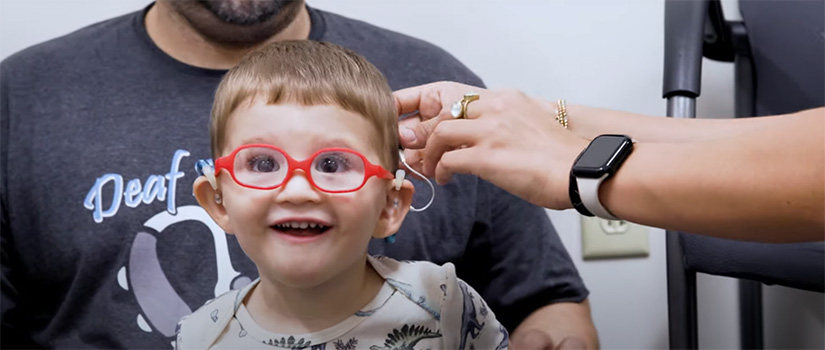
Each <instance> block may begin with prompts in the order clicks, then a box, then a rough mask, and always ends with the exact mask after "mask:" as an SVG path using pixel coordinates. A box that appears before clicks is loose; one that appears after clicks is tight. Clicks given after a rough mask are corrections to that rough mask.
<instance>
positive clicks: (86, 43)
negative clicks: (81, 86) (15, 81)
mask: <svg viewBox="0 0 825 350" xmlns="http://www.w3.org/2000/svg"><path fill="white" fill-rule="evenodd" d="M140 13H141V12H140V11H138V12H132V13H128V14H125V15H121V16H118V17H114V18H111V19H108V20H105V21H101V22H97V23H94V24H91V25H88V26H86V27H83V28H80V29H77V30H75V31H73V32H71V33H68V34H65V35H62V36H59V37H57V38H54V39H50V40H47V41H44V42H42V43H39V44H35V45H33V46H30V47H28V48H25V49H23V50H21V51H18V52H16V53H14V54H12V55H11V56H9V57H7V58H6V59H4V60H3V62H2V64H3V65H4V66H6V67H7V69H15V70H19V69H26V68H27V67H30V68H32V69H37V68H38V67H43V66H51V65H56V64H62V65H66V64H72V63H73V62H77V61H78V60H83V59H84V58H85V57H88V56H89V55H95V54H97V52H96V51H97V50H99V49H113V47H112V46H111V45H113V44H115V43H117V41H118V40H121V39H122V37H121V36H120V35H121V34H122V32H123V30H131V28H130V27H131V26H132V24H133V21H134V20H135V16H139V15H140Z"/></svg>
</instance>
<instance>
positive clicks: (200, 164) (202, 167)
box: [195, 159, 223, 204]
mask: <svg viewBox="0 0 825 350" xmlns="http://www.w3.org/2000/svg"><path fill="white" fill-rule="evenodd" d="M195 171H196V172H197V173H198V175H200V176H203V177H206V181H209V185H210V186H212V189H213V190H215V191H217V190H218V180H217V179H216V178H215V164H214V163H212V159H201V160H199V161H197V162H195ZM221 202H223V199H222V198H221V195H220V193H215V203H218V204H221Z"/></svg>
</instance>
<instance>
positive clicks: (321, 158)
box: [234, 147, 365, 191]
mask: <svg viewBox="0 0 825 350" xmlns="http://www.w3.org/2000/svg"><path fill="white" fill-rule="evenodd" d="M364 168H365V167H364V161H363V160H362V159H361V157H360V156H358V155H357V154H355V153H351V152H345V151H326V152H322V153H319V154H317V155H316V156H315V157H314V158H313V159H312V162H311V163H310V165H309V174H306V175H308V176H310V177H311V178H312V182H313V183H315V186H317V187H318V188H320V189H321V190H327V191H346V190H351V189H355V188H357V187H358V186H360V185H361V183H362V182H363V181H364V173H365V169H364ZM234 171H235V177H236V179H237V181H238V182H241V183H243V184H245V185H248V186H257V187H275V186H278V185H280V184H281V183H283V181H284V179H286V177H287V176H288V175H289V173H290V171H294V169H289V163H288V161H287V158H286V156H285V155H284V154H283V153H281V152H280V151H278V150H275V149H271V148H266V147H250V148H245V149H243V150H241V151H240V152H238V153H237V154H236V155H235V164H234Z"/></svg>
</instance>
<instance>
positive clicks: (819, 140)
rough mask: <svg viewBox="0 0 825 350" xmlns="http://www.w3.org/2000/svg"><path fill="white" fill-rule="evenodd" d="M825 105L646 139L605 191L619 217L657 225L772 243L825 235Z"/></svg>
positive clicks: (603, 194) (609, 205) (604, 197)
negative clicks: (769, 121) (762, 122)
mask: <svg viewBox="0 0 825 350" xmlns="http://www.w3.org/2000/svg"><path fill="white" fill-rule="evenodd" d="M822 111H823V110H822V109H820V110H813V111H808V112H806V113H803V114H800V115H799V116H794V117H786V118H787V119H786V120H784V122H782V123H774V125H773V126H772V127H771V128H757V129H754V130H751V131H750V132H747V133H743V134H740V135H738V136H735V137H729V138H722V139H716V140H709V141H707V140H705V141H698V142H686V143H644V142H639V143H637V144H636V147H635V148H634V151H633V153H632V154H631V155H630V157H628V159H627V161H626V162H625V164H624V165H623V166H622V168H621V169H620V170H619V171H618V172H617V173H616V175H615V176H614V177H613V178H612V179H610V180H608V181H606V182H605V183H604V185H603V186H602V188H601V190H600V194H599V195H600V198H601V199H602V201H603V202H604V203H605V205H606V207H607V208H608V209H609V210H610V211H611V212H613V213H614V214H615V215H616V216H618V217H621V218H624V219H627V220H629V221H633V222H637V223H641V224H645V225H650V226H656V227H663V228H670V229H675V230H683V231H687V232H692V233H701V234H708V235H713V236H717V237H723V238H737V239H748V240H760V241H767V242H794V241H810V240H822V239H823V230H825V208H823V206H824V205H825V194H823V193H825V188H823V187H825V166H824V164H825V141H824V140H823V136H822V135H823V132H824V131H825V117H823V116H822Z"/></svg>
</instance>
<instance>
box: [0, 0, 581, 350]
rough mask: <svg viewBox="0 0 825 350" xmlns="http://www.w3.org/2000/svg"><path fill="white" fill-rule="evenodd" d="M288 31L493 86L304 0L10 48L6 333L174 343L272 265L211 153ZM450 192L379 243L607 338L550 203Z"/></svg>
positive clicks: (552, 321)
mask: <svg viewBox="0 0 825 350" xmlns="http://www.w3.org/2000/svg"><path fill="white" fill-rule="evenodd" d="M233 3H234V4H235V5H238V6H231V5H232V4H233ZM281 39H310V40H318V41H329V42H333V43H336V44H339V45H342V46H344V47H347V48H350V49H352V50H354V51H356V52H358V53H359V54H361V55H363V56H365V57H366V58H367V59H368V60H370V61H371V62H372V63H373V64H375V65H376V66H377V67H378V68H379V69H380V70H381V71H382V72H383V73H384V74H385V75H386V77H387V79H388V81H389V83H390V86H391V87H392V88H393V89H399V88H403V87H408V86H413V85H418V84H423V83H428V82H432V81H437V80H454V81H460V82H464V83H468V84H473V85H481V84H482V82H481V80H480V79H479V78H478V77H477V76H475V75H474V74H473V73H472V72H470V71H469V70H468V69H467V68H466V67H464V66H463V65H462V64H461V63H460V62H458V61H457V60H456V59H455V58H453V57H452V56H450V55H449V54H447V53H446V52H444V51H443V50H441V49H439V48H438V47H435V46H433V45H431V44H429V43H426V42H423V41H420V40H417V39H414V38H410V37H407V36H404V35H401V34H398V33H394V32H391V31H388V30H385V29H381V28H377V27H375V26H372V25H369V24H366V23H363V22H360V21H356V20H352V19H348V18H345V17H341V16H338V15H335V14H331V13H328V12H324V11H320V10H316V9H311V8H308V7H306V6H304V4H303V2H301V1H298V2H285V1H278V0H271V1H254V2H252V1H247V2H243V1H237V2H232V1H226V2H220V1H204V2H195V1H170V0H161V1H159V2H158V3H156V4H152V5H150V6H149V7H147V8H146V9H144V10H143V11H139V12H135V13H131V14H127V15H124V16H122V17H118V18H114V19H110V20H107V21H104V22H100V23H97V24H94V25H91V26H89V27H86V28H83V29H80V30H78V31H76V32H73V33H71V34H69V35H66V36H64V37H61V38H58V39H55V40H51V41H48V42H45V43H42V44H39V45H36V46H33V47H31V48H28V49H26V50H23V51H21V52H19V53H17V54H15V55H13V56H11V57H9V58H7V59H6V60H4V61H3V62H2V64H0V107H1V108H2V109H0V174H2V175H0V176H2V178H0V205H1V206H2V207H0V214H2V231H0V234H1V238H2V242H0V248H2V285H1V286H2V300H0V306H2V316H0V317H2V337H0V339H2V344H0V345H1V347H3V348H8V347H23V346H38V347H60V348H82V347H93V348H123V347H129V348H168V347H171V346H172V345H171V342H172V341H173V340H174V339H173V335H174V333H175V325H176V323H177V321H178V320H179V319H180V317H181V316H184V315H186V314H189V313H190V312H191V311H192V310H194V309H196V308H197V307H199V306H200V305H202V304H203V303H204V302H205V301H206V300H209V299H212V298H214V297H215V296H217V295H219V294H221V293H223V292H225V291H227V290H229V289H232V288H239V287H241V286H243V285H245V284H247V283H249V282H250V281H251V280H253V279H254V278H256V277H257V276H256V272H255V266H254V265H253V264H252V263H251V262H250V261H249V260H248V259H247V258H246V257H245V256H244V254H243V252H242V251H241V250H240V247H239V246H238V243H237V241H236V240H235V238H234V237H233V236H227V235H226V234H225V233H224V232H223V231H221V230H220V228H219V227H217V225H216V224H215V223H214V222H212V221H211V219H209V217H208V216H207V214H206V213H205V212H204V211H203V209H201V208H200V207H198V206H197V203H196V202H195V200H194V198H193V197H192V195H191V188H192V186H191V185H192V181H193V180H194V178H195V177H196V173H195V172H194V170H193V165H194V163H195V161H196V160H197V159H201V158H208V157H209V152H210V151H209V149H210V148H209V140H208V138H207V137H204V136H205V135H208V120H209V110H210V107H211V103H212V95H213V93H214V90H215V88H216V86H217V84H218V82H219V81H220V79H221V77H222V76H223V74H224V73H225V72H226V69H228V68H229V67H231V66H232V65H234V63H235V62H237V60H238V59H240V57H241V56H242V55H243V54H244V53H246V52H248V51H249V50H250V49H252V48H254V47H256V46H257V45H260V44H261V43H264V42H267V41H273V40H281ZM416 188H417V189H418V191H419V192H420V194H421V195H422V197H428V196H427V193H425V192H428V189H427V187H425V186H421V183H416ZM436 192H437V194H436V200H435V202H434V203H433V205H432V206H431V207H430V208H429V209H427V210H426V211H424V212H421V213H412V214H410V215H408V217H407V219H406V221H405V222H404V225H403V226H402V228H401V231H400V232H399V233H398V235H397V241H396V242H395V243H393V244H389V243H387V242H384V241H374V242H372V244H371V245H370V253H372V254H381V255H388V256H391V257H394V258H396V259H416V260H429V261H433V262H436V263H444V262H447V261H450V262H453V263H454V264H455V266H456V270H457V273H458V275H459V277H461V278H462V279H464V280H465V281H467V282H468V283H470V284H471V285H472V286H473V287H474V288H475V289H476V290H478V291H479V292H480V293H481V294H482V295H483V296H484V298H485V299H486V300H487V301H488V302H489V304H490V307H491V308H492V309H493V310H494V311H495V313H496V315H497V316H498V317H499V319H500V320H501V321H502V324H504V325H505V326H506V327H507V328H508V329H509V330H510V331H511V332H512V331H515V333H513V336H514V337H518V336H519V335H520V334H529V335H531V337H530V338H531V339H540V341H549V340H550V339H551V338H552V340H553V341H554V342H555V343H556V344H558V343H560V342H561V341H562V340H563V339H565V338H570V339H579V340H582V341H584V342H585V343H587V344H589V345H595V329H594V328H593V324H592V321H591V320H590V314H589V308H588V305H587V300H586V299H587V295H588V292H587V290H586V289H585V287H584V285H583V283H582V281H581V279H580V278H579V276H578V273H577V272H576V269H575V267H574V266H573V263H572V262H571V261H570V258H569V256H568V255H567V252H566V251H565V249H564V247H563V246H562V244H561V242H560V240H559V238H558V236H557V235H556V233H555V231H554V229H553V227H552V225H551V224H550V222H549V220H548V218H547V216H546V214H545V212H544V210H543V209H542V208H538V207H535V206H532V205H530V204H528V203H526V202H524V201H523V200H521V199H518V198H516V197H514V196H512V195H510V194H508V193H507V192H504V191H503V190H501V189H499V188H497V187H495V186H492V185H491V184H489V183H487V182H484V181H481V180H479V179H478V178H475V177H472V176H455V177H454V179H453V181H452V182H450V183H448V184H446V185H444V186H440V187H438V188H437V190H436ZM418 200H420V198H419V199H418ZM308 258H311V257H308ZM528 316H530V317H529V318H527V317H528ZM526 318H527V320H526V321H525V319H526ZM515 343H517V340H515V339H514V344H515Z"/></svg>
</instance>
